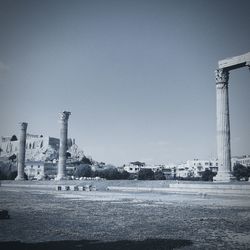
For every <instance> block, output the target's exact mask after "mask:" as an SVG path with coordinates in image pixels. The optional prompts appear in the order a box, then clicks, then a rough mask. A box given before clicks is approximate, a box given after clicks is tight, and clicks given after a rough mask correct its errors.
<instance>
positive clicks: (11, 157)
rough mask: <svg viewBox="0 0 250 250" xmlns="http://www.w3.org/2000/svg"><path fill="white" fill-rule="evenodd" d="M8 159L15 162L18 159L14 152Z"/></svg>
mask: <svg viewBox="0 0 250 250" xmlns="http://www.w3.org/2000/svg"><path fill="white" fill-rule="evenodd" d="M8 159H9V160H10V161H12V162H13V161H14V160H15V159H16V155H15V154H13V155H11V156H10V157H9V158H8Z"/></svg>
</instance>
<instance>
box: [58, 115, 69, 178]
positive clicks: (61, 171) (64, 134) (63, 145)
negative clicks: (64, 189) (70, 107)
mask: <svg viewBox="0 0 250 250" xmlns="http://www.w3.org/2000/svg"><path fill="white" fill-rule="evenodd" d="M70 114H71V113H70V112H67V111H64V112H62V113H60V124H61V128H60V148H59V162H58V172H57V177H56V180H62V179H65V178H66V152H67V140H68V120H69V116H70Z"/></svg>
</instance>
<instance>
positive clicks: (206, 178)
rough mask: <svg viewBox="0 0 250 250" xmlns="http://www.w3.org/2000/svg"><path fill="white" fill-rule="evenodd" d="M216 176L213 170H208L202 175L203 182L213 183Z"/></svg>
mask: <svg viewBox="0 0 250 250" xmlns="http://www.w3.org/2000/svg"><path fill="white" fill-rule="evenodd" d="M215 175H216V173H214V172H213V171H212V170H210V169H206V170H205V171H204V172H203V173H202V175H201V180H203V181H213V177H214V176H215Z"/></svg>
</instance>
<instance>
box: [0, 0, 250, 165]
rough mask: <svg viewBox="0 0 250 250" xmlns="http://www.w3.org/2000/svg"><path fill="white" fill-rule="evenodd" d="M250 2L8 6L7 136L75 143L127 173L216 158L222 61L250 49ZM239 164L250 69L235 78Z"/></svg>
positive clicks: (25, 1)
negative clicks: (134, 165) (144, 166)
mask: <svg viewBox="0 0 250 250" xmlns="http://www.w3.org/2000/svg"><path fill="white" fill-rule="evenodd" d="M249 10H250V1H248V0H245V1H244V0H235V1H232V0H231V1H230V0H225V1H224V0H216V1H215V0H210V1H207V0H189V1H184V0H171V1H170V0H165V1H163V0H144V1H140V0H133V1H131V0H113V1H112V0H106V1H102V0H99V1H98V0H82V1H78V0H74V1H69V0H68V1H65V0H60V1H59V0H50V1H48V0H43V1H38V0H0V135H2V136H8V135H13V134H17V135H18V134H19V127H18V123H19V122H28V131H27V132H28V133H31V134H43V135H44V136H46V135H48V136H52V137H58V138H59V128H60V124H59V122H58V120H59V113H60V112H62V111H64V110H67V111H71V112H72V115H71V116H70V119H69V131H68V135H69V137H71V138H75V139H76V144H77V145H78V146H79V147H81V148H82V149H83V150H84V152H85V154H86V155H90V156H91V157H92V158H93V159H95V160H97V161H103V162H106V163H112V164H116V165H122V164H125V163H128V162H131V161H136V160H139V161H144V162H146V163H148V164H167V163H171V162H182V161H186V160H188V159H194V158H199V159H210V158H211V159H212V158H216V88H215V76H214V71H215V69H216V68H217V67H218V60H221V59H225V58H228V57H232V56H237V55H241V54H244V53H247V52H250V28H249V23H250V11H249ZM229 84H230V85H229V103H230V125H231V147H232V148H231V151H232V155H243V154H250V108H249V107H250V98H249V94H250V71H249V70H248V68H247V67H245V68H241V69H238V70H234V71H232V72H230V79H229Z"/></svg>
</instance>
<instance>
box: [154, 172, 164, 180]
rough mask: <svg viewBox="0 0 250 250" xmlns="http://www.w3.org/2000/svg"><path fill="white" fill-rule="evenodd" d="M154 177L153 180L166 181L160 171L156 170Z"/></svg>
mask: <svg viewBox="0 0 250 250" xmlns="http://www.w3.org/2000/svg"><path fill="white" fill-rule="evenodd" d="M154 176H155V180H166V176H165V175H164V173H163V172H162V171H161V170H157V171H156V172H155V173H154Z"/></svg>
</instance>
